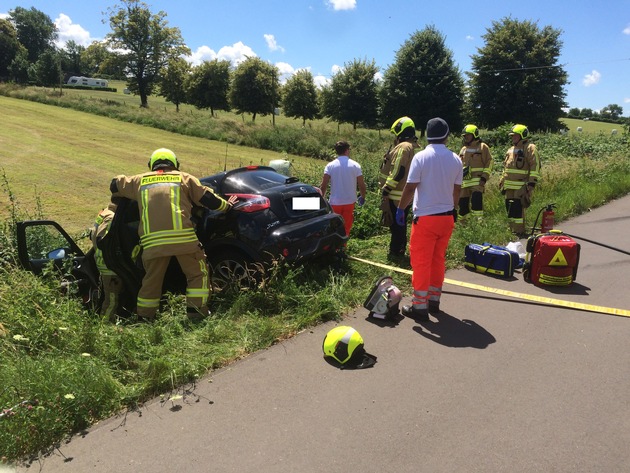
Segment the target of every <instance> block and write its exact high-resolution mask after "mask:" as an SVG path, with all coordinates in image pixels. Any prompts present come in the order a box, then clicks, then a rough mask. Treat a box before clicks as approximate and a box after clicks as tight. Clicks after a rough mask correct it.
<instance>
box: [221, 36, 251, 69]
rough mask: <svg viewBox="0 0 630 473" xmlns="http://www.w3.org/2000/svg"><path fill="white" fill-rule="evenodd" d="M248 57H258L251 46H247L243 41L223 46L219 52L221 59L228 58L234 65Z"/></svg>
mask: <svg viewBox="0 0 630 473" xmlns="http://www.w3.org/2000/svg"><path fill="white" fill-rule="evenodd" d="M248 57H257V54H256V53H255V52H254V51H253V50H252V48H250V47H249V46H245V45H244V44H243V43H242V42H241V41H239V42H238V43H234V44H233V45H232V46H223V47H222V48H221V49H219V52H218V53H217V58H218V59H219V60H224V59H225V60H227V61H230V62H231V63H232V65H233V66H238V65H239V64H240V63H242V62H243V61H244V60H245V59H247V58H248Z"/></svg>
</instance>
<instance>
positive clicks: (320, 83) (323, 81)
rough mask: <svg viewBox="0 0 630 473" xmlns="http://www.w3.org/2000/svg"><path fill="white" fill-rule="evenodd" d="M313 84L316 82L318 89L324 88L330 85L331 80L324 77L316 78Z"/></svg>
mask: <svg viewBox="0 0 630 473" xmlns="http://www.w3.org/2000/svg"><path fill="white" fill-rule="evenodd" d="M313 82H315V86H316V87H323V86H325V85H329V84H330V78H328V77H326V76H322V75H319V76H314V77H313Z"/></svg>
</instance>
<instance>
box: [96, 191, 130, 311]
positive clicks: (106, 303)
mask: <svg viewBox="0 0 630 473" xmlns="http://www.w3.org/2000/svg"><path fill="white" fill-rule="evenodd" d="M115 212H116V204H114V203H113V202H110V204H109V205H108V206H107V207H106V208H104V209H103V210H101V211H100V212H99V214H98V215H97V216H96V220H95V221H94V225H93V227H92V228H91V230H90V240H92V246H93V247H94V261H95V262H96V267H97V269H98V272H99V273H100V277H101V286H102V288H103V303H102V304H101V311H100V314H101V315H103V316H107V317H108V318H109V320H110V321H112V322H114V321H115V318H116V310H117V308H118V302H119V301H120V294H121V293H122V292H123V282H122V280H121V279H120V278H119V277H118V275H116V273H115V272H113V271H112V270H111V269H109V268H108V267H107V265H106V264H105V261H104V260H103V252H102V251H101V250H100V249H99V247H98V243H99V241H101V240H102V239H103V237H105V235H107V232H108V231H109V227H110V224H111V223H112V219H113V218H114V213H115Z"/></svg>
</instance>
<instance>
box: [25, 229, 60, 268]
mask: <svg viewBox="0 0 630 473" xmlns="http://www.w3.org/2000/svg"><path fill="white" fill-rule="evenodd" d="M25 235H26V248H27V250H28V258H29V259H32V260H35V259H45V258H47V257H48V254H49V253H51V252H52V251H54V250H59V249H61V248H68V247H69V246H70V243H69V242H68V241H67V240H66V239H65V238H64V236H63V235H62V234H61V233H60V232H59V230H57V229H56V228H55V227H54V226H52V225H36V226H31V227H27V228H26V231H25Z"/></svg>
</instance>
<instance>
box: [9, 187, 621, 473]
mask: <svg viewBox="0 0 630 473" xmlns="http://www.w3.org/2000/svg"><path fill="white" fill-rule="evenodd" d="M559 228H560V229H562V230H564V231H565V232H567V233H569V234H573V235H577V236H580V237H583V238H587V239H590V240H594V241H597V242H601V243H604V244H607V245H610V246H614V247H617V248H620V249H623V250H625V251H630V239H629V238H628V236H627V235H628V234H630V196H626V197H624V198H622V199H620V200H617V201H615V202H612V203H610V204H608V205H606V206H605V207H602V208H599V209H596V210H594V211H592V212H590V213H588V214H586V215H583V216H581V217H579V218H576V219H574V220H572V221H570V222H566V223H564V224H562V225H559ZM578 242H580V244H581V245H582V252H581V261H580V266H579V271H578V277H577V282H576V283H575V284H574V285H573V286H571V287H569V288H557V289H551V290H549V289H542V288H537V287H534V286H533V285H531V284H528V283H525V282H524V281H523V279H522V275H521V274H520V273H517V274H516V278H515V279H513V280H500V279H495V278H492V277H488V276H484V275H481V274H476V273H473V272H470V271H468V270H466V269H462V270H457V271H451V272H448V273H447V278H449V279H452V280H456V281H464V282H470V283H475V284H481V285H484V286H491V287H495V288H499V289H505V290H508V291H513V292H518V293H526V294H531V295H538V296H542V297H552V298H556V299H562V300H567V301H573V302H576V303H580V304H590V305H596V306H605V307H614V308H619V309H625V310H626V311H627V310H629V309H630V291H629V290H628V289H629V283H628V276H629V275H630V256H628V255H625V254H622V253H620V252H616V251H613V250H611V249H608V248H604V247H602V246H599V245H596V244H592V243H589V242H585V241H583V240H579V239H578ZM462 251H463V249H462ZM381 273H383V270H380V269H377V268H375V277H376V276H379V275H380V274H381ZM403 277H408V276H405V275H399V274H396V275H394V281H396V279H397V278H403ZM445 290H446V291H447V292H446V293H445V294H444V296H443V299H442V309H443V310H444V311H445V312H444V313H443V314H441V315H439V316H438V317H437V318H436V317H431V322H429V323H424V324H422V325H420V324H416V323H415V322H413V321H412V320H411V319H407V318H403V319H402V320H400V321H399V323H398V324H389V325H388V324H383V323H382V322H377V321H375V320H374V319H373V318H368V317H367V311H365V310H364V309H360V310H357V311H356V312H355V313H353V314H349V315H348V316H347V317H346V318H345V319H344V320H343V321H342V322H341V324H343V325H351V326H353V327H354V328H356V329H357V330H358V331H359V333H360V334H361V335H362V336H363V338H364V340H365V347H366V349H367V351H368V352H369V353H371V354H373V355H375V356H377V363H376V364H375V366H373V367H372V368H369V369H364V370H339V369H337V368H335V367H333V366H331V365H330V364H328V363H327V362H326V361H324V359H323V357H322V341H323V339H324V336H325V334H326V333H327V332H328V330H330V329H331V328H332V327H333V326H335V325H336V324H334V323H328V324H324V325H321V326H319V327H317V328H314V329H313V330H310V331H307V332H304V333H301V334H300V335H298V336H296V337H294V338H293V339H291V340H287V341H286V342H283V343H280V344H278V345H276V346H274V347H272V348H270V349H268V350H264V351H261V352H259V353H256V354H254V355H252V356H250V357H248V358H246V359H244V360H242V361H240V362H237V363H235V364H233V365H231V366H229V367H228V368H226V369H222V370H220V371H217V372H213V373H212V374H211V375H209V376H208V377H207V378H204V379H203V380H201V381H200V382H199V383H198V384H197V385H196V386H195V387H194V389H193V390H192V391H188V392H179V394H180V395H183V396H182V397H181V398H180V399H174V400H171V401H166V402H164V401H163V400H159V399H158V400H155V401H154V402H151V403H148V404H147V405H145V406H144V407H143V408H142V410H141V411H140V412H132V413H128V414H127V415H125V416H119V417H115V418H112V419H109V420H106V421H104V422H101V423H99V424H98V425H96V426H94V427H93V428H91V429H90V430H89V431H87V432H85V433H83V434H82V435H78V436H76V437H74V438H73V439H72V440H71V441H70V442H69V443H67V444H64V445H63V446H61V448H60V449H59V450H58V451H56V452H55V453H54V454H53V455H52V456H49V457H46V458H43V459H42V460H41V462H40V463H39V464H38V463H35V464H33V465H31V466H30V468H26V467H20V468H19V469H18V471H21V472H22V471H23V472H26V471H42V472H45V473H55V472H64V473H72V472H81V473H85V472H107V473H110V472H117V473H125V472H133V473H138V472H151V473H162V472H164V473H166V472H169V473H171V472H176V471H182V472H187V473H198V472H199V473H200V472H204V473H205V472H238V473H248V472H252V473H264V472H287V473H289V472H290V473H295V472H326V473H336V472H348V471H354V472H362V473H369V472H378V473H383V472H400V473H402V472H414V473H417V472H432V473H436V472H511V473H515V472H545V473H547V472H571V473H576V472H607V473H613V472H628V471H630V449H629V448H628V445H629V443H630V349H629V343H628V341H629V340H630V317H626V316H623V315H622V316H618V315H609V314H603V313H598V312H591V311H584V310H579V309H567V308H563V307H555V306H551V305H548V304H543V303H536V302H532V301H524V300H519V299H514V298H510V297H505V296H502V295H497V294H492V293H487V292H481V291H477V290H471V289H466V288H462V287H458V286H455V285H446V286H445ZM368 292H369V288H366V297H367V294H368ZM408 301H409V298H405V302H408Z"/></svg>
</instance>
